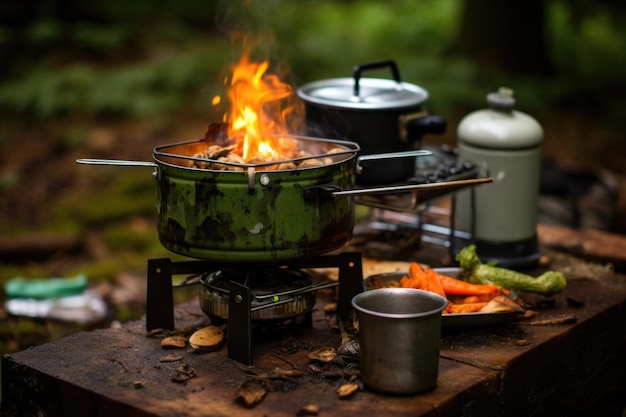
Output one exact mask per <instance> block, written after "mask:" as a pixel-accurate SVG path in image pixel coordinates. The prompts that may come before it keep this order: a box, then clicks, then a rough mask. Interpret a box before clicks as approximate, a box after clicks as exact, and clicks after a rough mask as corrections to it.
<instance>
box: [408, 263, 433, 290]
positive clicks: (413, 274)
mask: <svg viewBox="0 0 626 417" xmlns="http://www.w3.org/2000/svg"><path fill="white" fill-rule="evenodd" d="M409 277H410V278H411V279H413V280H415V287H413V288H417V289H427V288H428V279H427V277H426V275H425V270H424V268H422V265H420V264H418V263H417V262H411V264H410V265H409Z"/></svg>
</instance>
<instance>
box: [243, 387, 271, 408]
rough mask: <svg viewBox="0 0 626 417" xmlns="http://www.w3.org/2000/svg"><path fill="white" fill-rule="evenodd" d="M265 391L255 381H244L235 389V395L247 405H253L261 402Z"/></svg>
mask: <svg viewBox="0 0 626 417" xmlns="http://www.w3.org/2000/svg"><path fill="white" fill-rule="evenodd" d="M266 393H267V391H266V390H265V387H264V386H263V385H261V384H260V383H258V382H256V381H246V382H244V383H243V384H241V386H240V387H239V388H238V389H237V393H236V396H237V398H241V399H242V400H243V402H244V403H245V404H246V406H247V407H254V406H255V405H257V404H258V403H260V402H261V400H262V399H263V397H265V394H266Z"/></svg>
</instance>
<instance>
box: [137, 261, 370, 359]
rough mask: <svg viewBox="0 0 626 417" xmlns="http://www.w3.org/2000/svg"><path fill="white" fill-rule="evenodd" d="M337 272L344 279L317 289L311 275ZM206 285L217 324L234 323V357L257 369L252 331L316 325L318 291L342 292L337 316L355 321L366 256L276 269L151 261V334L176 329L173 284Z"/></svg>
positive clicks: (204, 296) (205, 300)
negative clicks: (259, 327) (355, 300)
mask: <svg viewBox="0 0 626 417" xmlns="http://www.w3.org/2000/svg"><path fill="white" fill-rule="evenodd" d="M312 268H337V269H338V279H337V280H336V281H332V280H329V281H325V282H321V283H314V282H313V279H312V278H311V276H310V275H309V274H308V273H307V272H306V269H312ZM175 275H185V276H186V278H185V280H184V284H181V285H189V283H200V285H201V289H200V305H201V307H202V309H203V311H204V312H205V313H206V314H207V315H208V316H209V318H211V321H212V322H216V323H217V322H223V321H227V322H228V337H227V345H228V356H229V357H230V358H231V359H235V360H237V361H239V362H241V363H244V364H247V365H251V364H252V363H253V360H252V350H253V349H252V330H253V325H254V324H256V323H264V324H270V325H271V324H272V323H282V322H285V321H289V320H292V321H295V319H296V318H304V320H302V324H304V325H307V324H308V325H311V311H312V309H313V306H314V304H315V295H314V293H315V291H317V290H320V289H323V288H331V287H337V289H338V301H337V308H338V310H337V313H338V315H339V317H340V319H342V320H345V319H347V318H348V317H349V313H350V310H351V300H352V297H354V296H355V295H356V294H358V293H360V292H361V291H363V267H362V259H361V253H360V252H345V253H340V254H337V255H321V256H316V257H311V258H304V259H301V260H296V261H290V262H288V263H286V264H285V265H276V264H257V263H254V264H233V263H219V262H214V261H206V260H194V261H172V260H171V259H169V258H159V259H150V260H149V261H148V287H147V300H146V330H148V331H150V330H154V329H174V327H175V325H174V301H173V289H174V288H176V286H175V285H173V284H172V278H173V277H174V276H175Z"/></svg>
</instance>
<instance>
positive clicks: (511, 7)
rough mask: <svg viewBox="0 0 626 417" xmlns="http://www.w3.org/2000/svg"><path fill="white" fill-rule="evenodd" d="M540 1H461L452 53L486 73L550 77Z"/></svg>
mask: <svg viewBox="0 0 626 417" xmlns="http://www.w3.org/2000/svg"><path fill="white" fill-rule="evenodd" d="M545 7H546V5H545V2H544V1H543V0H526V1H518V0H465V2H464V10H463V15H462V19H461V30H460V31H459V37H458V38H457V40H456V45H455V49H456V50H457V51H458V52H460V53H461V54H463V55H466V56H468V57H471V58H473V59H475V60H477V61H478V62H479V63H481V64H482V65H484V66H485V67H486V68H489V69H494V70H495V69H499V70H506V71H509V72H512V73H518V74H550V73H551V72H552V65H551V62H550V59H549V57H548V50H547V40H546V32H545V17H546V10H545Z"/></svg>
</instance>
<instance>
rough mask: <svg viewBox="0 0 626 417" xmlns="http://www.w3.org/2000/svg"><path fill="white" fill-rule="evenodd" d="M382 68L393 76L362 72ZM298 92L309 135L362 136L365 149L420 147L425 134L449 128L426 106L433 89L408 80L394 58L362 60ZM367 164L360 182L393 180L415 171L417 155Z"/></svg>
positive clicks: (371, 151) (359, 140)
mask: <svg viewBox="0 0 626 417" xmlns="http://www.w3.org/2000/svg"><path fill="white" fill-rule="evenodd" d="M376 69H389V70H390V71H391V74H392V76H393V79H380V78H363V77H362V74H363V72H365V71H371V70H376ZM297 94H298V97H300V99H302V100H303V101H304V103H305V111H306V124H307V134H308V135H310V136H315V137H324V138H336V139H342V140H350V141H354V142H357V143H358V144H359V146H360V147H361V154H362V155H368V154H378V153H386V152H402V151H407V150H411V149H416V148H419V147H420V141H421V138H422V136H423V135H425V134H429V133H432V134H440V133H443V132H445V130H446V122H445V120H444V119H443V118H441V117H439V116H434V115H429V114H428V113H427V111H426V109H425V107H424V104H425V102H426V101H427V100H428V92H427V91H426V90H424V89H423V88H422V87H420V86H418V85H415V84H410V83H406V82H403V81H402V80H401V78H400V73H399V70H398V66H397V65H396V63H395V62H394V61H390V60H388V61H380V62H373V63H367V64H362V65H357V66H355V67H354V68H353V77H352V78H335V79H329V80H321V81H315V82H312V83H309V84H305V85H303V86H301V87H299V88H298V89H297ZM363 167H364V168H365V169H364V173H363V175H361V176H359V178H358V183H359V184H363V185H381V184H391V183H395V182H402V181H405V180H406V179H407V178H409V177H411V176H413V175H414V171H415V160H414V159H412V158H405V159H404V160H402V161H393V162H389V161H381V160H372V161H368V162H366V163H364V164H363Z"/></svg>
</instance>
